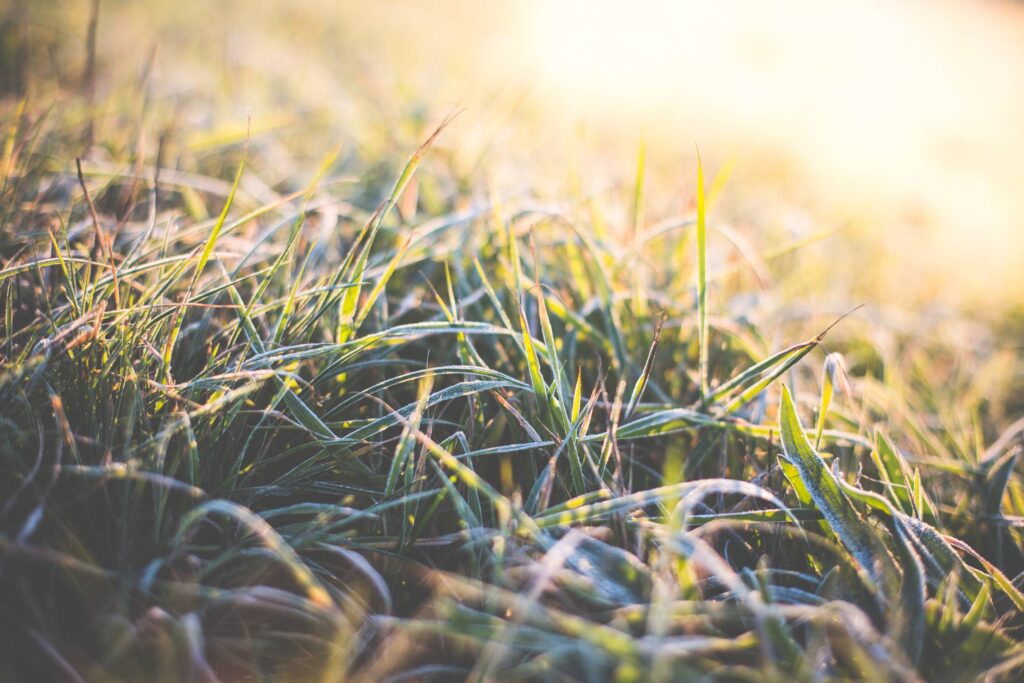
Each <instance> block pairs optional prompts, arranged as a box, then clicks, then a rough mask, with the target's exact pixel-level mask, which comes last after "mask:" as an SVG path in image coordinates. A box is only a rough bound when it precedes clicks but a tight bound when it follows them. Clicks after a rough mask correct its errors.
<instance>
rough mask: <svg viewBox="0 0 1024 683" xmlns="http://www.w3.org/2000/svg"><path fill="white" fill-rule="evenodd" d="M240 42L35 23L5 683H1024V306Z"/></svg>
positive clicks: (11, 259) (13, 214) (20, 163)
mask: <svg viewBox="0 0 1024 683" xmlns="http://www.w3.org/2000/svg"><path fill="white" fill-rule="evenodd" d="M313 4H314V5H315V4H316V3H313ZM72 5H73V6H72ZM318 7H319V6H318ZM321 9H323V8H319V9H317V10H313V9H311V10H309V11H310V12H314V11H319V10H321ZM235 10H236V11H245V12H248V11H250V10H249V9H248V8H245V7H242V9H239V8H238V7H236V8H235ZM203 11H204V10H200V9H198V8H196V7H192V8H191V9H190V10H189V11H188V12H183V13H182V14H181V15H180V16H179V15H178V14H177V11H176V10H174V9H173V8H169V7H164V6H162V5H161V3H139V4H133V3H117V2H103V3H102V5H101V3H99V2H91V3H62V2H53V3H50V2H43V3H39V4H38V5H35V4H32V3H27V2H22V3H15V6H13V7H12V8H11V9H10V10H9V11H8V16H7V18H6V19H5V23H4V24H3V26H2V28H0V37H2V40H0V50H2V54H3V62H2V64H0V85H2V86H3V91H2V93H0V136H2V146H0V173H2V177H0V316H2V317H0V681H12V682H13V681H49V680H54V681H58V680H60V681H63V680H68V681H90V682H91V681H150V680H152V681H203V682H212V681H224V682H228V681H314V680H315V681H343V680H344V681H349V680H351V681H367V682H369V681H394V682H398V681H448V680H477V681H484V680H496V681H534V680H538V681H539V680H543V681H549V680H550V681H576V680H585V681H606V680H614V681H655V680H658V681H676V680H678V681H691V680H692V681H696V680H730V681H732V680H748V681H776V680H778V681H782V680H785V681H820V680H870V681H882V680H894V681H932V680H942V681H973V680H991V681H1001V680H1007V681H1010V680H1018V679H1019V677H1020V676H1022V675H1024V639H1022V638H1024V635H1022V628H1024V592H1022V588H1024V586H1022V577H1024V538H1022V535H1021V524H1022V520H1024V479H1022V476H1021V470H1020V467H1019V464H1018V460H1019V456H1020V453H1021V449H1022V445H1021V444H1022V438H1021V434H1024V358H1022V353H1021V347H1020V346H1019V339H1020V334H1021V331H1022V330H1024V324H1022V323H1021V320H1022V316H1021V315H1020V313H1019V310H1021V309H1019V308H1015V305H1016V304H1017V301H1019V300H1018V299H1015V298H1014V297H1015V296H1019V295H1012V294H1008V293H1004V292H1003V289H1004V288H1005V285H1001V284H999V283H998V282H995V283H993V284H992V288H991V291H990V292H988V293H987V296H989V297H990V298H991V299H993V300H994V303H993V304H992V306H991V307H990V308H987V309H981V308H979V307H978V305H977V301H978V299H976V298H969V297H966V296H965V298H964V299H963V300H962V301H958V302H957V303H958V304H963V305H960V306H959V307H957V306H949V307H939V306H936V305H935V301H934V298H933V299H932V300H930V301H929V300H927V299H926V298H918V299H916V300H914V301H911V302H907V301H906V297H907V296H910V295H909V294H907V292H906V291H901V287H902V286H903V285H904V283H903V282H902V281H901V273H900V272H893V271H892V265H893V263H894V260H893V256H892V255H891V254H883V252H884V251H885V250H886V248H887V247H888V248H889V249H892V248H894V247H893V245H897V244H900V242H898V241H896V240H894V241H892V242H887V243H883V241H882V240H881V239H880V238H879V236H878V234H877V233H871V232H868V233H864V234H860V235H849V234H840V235H839V236H838V237H837V236H836V230H835V229H834V228H835V226H831V225H828V224H819V223H818V222H816V220H817V219H814V218H813V217H808V216H810V214H805V213H801V212H799V210H798V209H797V208H795V207H794V205H793V203H792V201H791V200H786V199H782V198H777V197H776V198H769V199H768V200H765V199H764V195H762V194H745V193H744V189H743V187H742V183H743V181H744V176H743V175H742V172H737V173H735V174H734V173H733V165H732V163H731V162H730V161H729V160H728V159H726V158H724V156H723V155H720V154H718V153H717V152H716V150H714V149H708V148H707V146H706V145H703V144H701V146H700V151H699V152H698V151H697V150H696V149H691V147H690V143H689V142H687V148H686V153H685V155H683V156H677V157H675V162H676V163H675V166H674V167H672V168H671V169H667V167H666V164H667V162H666V161H665V160H664V158H662V157H661V156H659V150H658V145H659V142H658V140H657V139H652V138H653V137H654V136H647V137H644V136H641V135H636V136H633V137H631V138H630V140H631V142H630V145H629V152H628V156H627V157H625V158H623V157H622V156H614V155H612V156H611V157H604V158H602V159H601V160H600V161H593V162H589V161H586V160H584V161H583V162H580V161H579V160H578V159H577V160H575V161H574V160H565V159H552V158H551V156H548V157H546V158H540V159H538V158H536V155H537V154H538V152H537V150H535V149H532V148H528V147H518V148H516V146H515V145H514V144H512V145H510V144H508V143H509V141H508V140H505V143H506V144H505V146H502V145H500V144H496V145H495V147H494V148H493V149H492V148H491V147H490V145H491V140H492V137H489V136H491V135H493V120H492V119H487V118H486V117H484V120H483V121H481V119H480V117H478V116H476V114H474V111H473V108H472V105H471V104H469V105H466V106H465V107H460V106H458V105H457V104H456V105H453V104H452V103H451V102H449V101H434V100H431V98H430V94H429V90H424V89H423V88H422V87H417V86H415V85H409V84H405V85H403V84H402V83H401V82H395V81H394V80H389V79H388V78H386V77H384V76H382V75H381V74H380V73H379V72H377V71H374V72H373V73H370V74H368V73H367V72H366V69H370V70H371V71H372V70H373V69H378V70H380V69H382V67H381V66H380V65H379V64H376V63H375V66H373V67H367V66H366V65H365V64H363V63H362V62H361V61H360V59H359V58H357V57H354V56H353V57H351V58H350V59H349V58H348V57H346V59H347V61H346V59H339V60H338V61H337V62H332V61H330V60H328V59H327V58H326V57H324V58H323V61H322V63H321V64H320V67H319V68H322V69H323V70H326V72H329V73H330V74H331V78H336V79H337V80H338V82H342V83H344V84H346V85H345V88H341V89H342V90H344V93H343V96H341V95H338V97H337V98H336V97H335V95H337V93H335V92H334V91H333V90H331V88H332V87H338V88H340V86H336V85H331V81H330V78H327V77H323V78H321V76H322V72H321V71H320V70H313V71H310V70H306V71H303V73H304V74H305V80H303V81H301V83H305V84H306V85H305V86H302V85H301V83H300V82H299V81H298V80H290V79H289V76H288V75H289V73H294V69H295V68H296V64H295V62H294V59H297V58H295V55H294V54H292V53H289V52H288V50H287V49H283V48H282V47H281V46H279V45H274V44H272V43H271V44H270V45H271V47H272V48H273V49H271V48H268V47H267V45H268V44H267V43H261V42H260V41H259V40H256V41H253V40H250V39H246V40H243V38H242V37H240V36H243V34H244V33H245V31H246V30H251V31H256V32H258V31H257V29H255V28H251V27H252V26H256V27H262V28H260V29H259V30H266V25H268V23H272V22H273V21H279V22H280V23H279V24H277V25H276V30H278V31H280V32H281V34H282V35H291V34H287V33H286V32H287V30H288V26H290V24H289V23H288V22H289V21H295V22H300V21H301V22H304V23H303V26H305V27H307V30H313V29H309V28H308V27H309V26H310V24H309V23H305V22H306V20H307V19H308V17H306V16H305V15H302V14H301V13H300V14H299V16H298V18H296V16H294V15H292V14H289V13H288V12H283V13H282V14H281V15H280V16H278V15H274V14H273V13H272V12H270V10H263V9H262V7H261V8H259V9H252V12H253V13H254V15H260V16H259V17H258V18H251V21H252V24H251V26H250V25H249V24H245V25H239V26H235V25H234V24H232V25H231V27H230V28H231V31H230V32H228V33H226V34H225V35H226V36H227V38H224V40H223V41H221V42H217V41H211V42H206V39H207V37H208V36H207V32H210V31H212V32H214V33H216V32H217V31H219V30H221V27H220V26H219V25H217V22H216V21H215V20H214V19H215V18H216V16H215V15H216V12H213V10H207V11H210V12H213V14H211V15H204V14H202V12H203ZM264 11H266V12H267V15H268V16H270V17H271V19H268V17H267V16H263V15H262V14H261V13H262V12H264ZM296 11H298V10H296ZM353 11H354V10H353ZM428 14H429V13H428ZM157 16H159V17H160V19H159V20H158V19H156V18H154V17H157ZM217 16H219V15H217ZM231 16H232V17H234V18H235V19H238V17H239V16H240V15H237V14H233V15H231ZM352 16H362V15H359V14H358V13H356V14H353V15H352ZM203 17H205V18H206V19H208V20H209V21H206V22H204V21H202V20H201V19H202V18H203ZM211 17H213V19H211ZM146 21H150V22H153V23H154V25H155V24H159V25H160V26H162V29H161V30H162V33H161V36H160V41H162V42H159V44H158V43H157V42H156V39H155V38H154V42H153V43H152V44H150V43H147V42H146V41H145V40H142V39H139V40H127V39H126V38H125V36H126V35H129V34H131V35H135V34H134V33H132V32H133V31H135V30H136V29H137V28H138V27H139V26H141V25H142V24H143V23H145V22H146ZM382 21H384V20H382ZM161 22H162V23H161ZM211 27H212V28H211ZM339 30H341V29H339ZM347 30H349V31H351V32H352V35H353V36H354V35H355V34H357V33H359V30H360V26H352V27H349V28H348V29H347ZM192 32H195V33H192ZM325 32H326V29H325ZM261 35H263V34H261ZM350 37H351V36H350ZM343 38H344V36H342V37H341V38H339V37H338V35H337V34H334V33H332V34H331V41H328V42H324V41H327V39H326V38H325V37H323V36H320V38H318V40H320V41H322V42H318V43H317V44H318V45H327V44H329V45H330V46H331V48H330V49H331V50H334V49H336V48H335V42H333V41H334V40H342V39H343ZM268 40H269V38H268ZM282 40H284V39H282ZM290 40H291V39H290V38H289V39H287V40H284V42H285V43H286V44H287V43H288V41H290ZM353 40H356V39H355V38H353ZM190 41H194V42H190ZM233 41H234V42H233ZM310 41H311V42H313V41H312V38H310ZM398 42H401V41H398ZM185 44H188V45H192V47H191V48H190V49H189V50H188V51H185V50H184V48H183V47H182V46H183V45H185ZM232 45H235V47H234V48H232ZM297 45H298V43H296V47H295V49H296V50H299V49H300V48H299V47H298V46H297ZM387 45H388V46H391V47H387V46H382V47H380V54H378V55H377V58H378V59H380V60H384V59H385V56H387V55H389V54H390V53H388V52H387V50H388V49H392V48H393V49H396V50H397V49H399V48H400V46H398V47H395V45H394V43H388V44H387ZM325 49H326V48H325ZM337 49H340V48H337ZM353 49H354V48H353ZM232 50H234V51H232ZM342 54H343V55H348V53H342ZM239 55H243V57H240V56H239ZM382 55H383V56H382ZM290 57H291V58H292V61H289V58H290ZM387 58H388V59H393V60H394V63H395V64H401V61H400V60H399V59H398V58H397V57H387ZM275 61H276V62H277V63H276V64H275V63H272V62H275ZM204 65H205V66H204ZM218 65H219V66H218ZM226 74H227V75H226ZM310 84H312V85H310ZM352 84H355V85H352ZM304 88H305V89H304ZM328 91H330V93H333V94H331V96H330V97H328V94H327V93H328ZM339 98H340V99H339ZM328 100H329V102H328ZM339 101H342V102H344V106H339V104H338V102H339ZM243 105H244V106H243ZM521 115H522V117H523V118H524V119H527V118H530V117H531V116H533V117H536V116H538V115H537V113H536V112H533V113H529V112H522V113H521ZM529 125H530V126H537V125H542V122H541V123H540V124H538V122H537V121H535V120H534V119H530V124H529ZM538 135H540V134H538ZM638 139H639V140H642V141H641V142H639V143H637V142H636V141H637V140H638ZM598 142H600V138H599V137H598ZM698 142H700V141H699V140H698ZM481 150H483V151H481ZM504 154H507V155H508V156H507V157H504V156H503V155H504ZM531 155H532V156H531ZM509 159H513V160H514V163H513V164H511V165H508V164H505V165H503V162H507V161H508V160H509ZM531 159H532V160H531ZM680 159H684V160H685V162H683V161H680ZM563 162H564V165H563V167H562V168H561V169H559V168H558V164H559V163H563ZM510 166H511V171H510ZM552 166H555V170H554V171H553V170H552ZM609 167H612V168H613V169H615V170H614V171H613V172H611V173H607V169H608V168H609ZM524 176H525V177H526V178H528V179H529V180H528V181H527V182H525V183H523V182H518V181H516V182H513V181H511V180H509V178H512V177H514V178H520V179H521V178H522V177H524ZM552 177H556V178H558V180H551V178H552ZM738 185H739V186H738ZM751 214H753V215H754V217H753V218H749V217H750V215H751ZM780 215H781V216H783V218H781V219H780V218H778V217H779V216H780ZM794 215H795V216H797V218H798V220H796V222H798V223H800V225H801V226H802V227H801V228H800V229H799V230H795V231H792V230H789V231H787V230H786V229H783V227H780V225H785V224H787V220H788V219H787V218H786V217H792V216H794ZM759 216H771V220H769V219H768V218H764V219H763V222H758V220H759V218H758V217H759ZM750 222H753V223H754V224H755V225H756V226H757V229H745V228H744V227H743V225H745V224H747V223H750ZM807 223H810V226H809V227H808V225H807ZM925 248H926V247H925ZM1004 256H1005V255H1004ZM901 257H902V254H900V253H897V254H896V256H895V262H896V263H898V262H899V260H900V258H901ZM913 258H920V255H919V254H918V255H916V256H914V255H910V254H907V261H908V264H909V263H911V262H913V261H912V260H913ZM912 268H913V266H911V265H908V270H907V271H906V272H914V273H919V271H918V270H912ZM906 272H905V273H903V274H902V277H907V275H906ZM949 280H950V282H942V283H939V284H936V285H935V286H934V287H933V288H931V289H927V288H926V289H925V291H931V292H933V294H934V292H946V291H948V290H947V289H944V288H948V287H955V286H956V282H957V281H956V280H955V279H954V278H953V276H949ZM906 287H908V288H909V287H910V285H909V283H907V284H906ZM915 287H916V285H915ZM879 291H881V294H877V292H879ZM919 291H921V289H920V288H918V289H915V292H919ZM871 292H874V293H875V294H870V293H871ZM876 295H877V296H876ZM914 296H919V294H917V293H915V294H914ZM940 296H941V295H940ZM951 296H952V295H951ZM972 296H973V295H972ZM887 299H888V300H890V302H893V303H892V305H891V306H886V305H885V302H886V300H887ZM895 302H898V303H895ZM968 302H973V303H970V305H968ZM1015 310H1016V311H1018V312H1016V313H1015V312H1014V311H1015Z"/></svg>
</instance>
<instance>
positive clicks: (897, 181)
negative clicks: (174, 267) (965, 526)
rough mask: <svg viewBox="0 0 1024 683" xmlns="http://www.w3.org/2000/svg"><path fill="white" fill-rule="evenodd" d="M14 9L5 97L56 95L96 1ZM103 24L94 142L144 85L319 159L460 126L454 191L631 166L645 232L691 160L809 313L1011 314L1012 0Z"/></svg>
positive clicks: (397, 145)
mask: <svg viewBox="0 0 1024 683" xmlns="http://www.w3.org/2000/svg"><path fill="white" fill-rule="evenodd" d="M7 3H10V4H9V5H8V7H7V8H6V9H5V11H4V12H3V13H2V16H4V26H3V29H2V31H3V44H2V49H3V50H4V53H3V55H2V56H3V63H4V65H3V66H2V67H0V71H2V72H3V73H2V79H3V88H4V92H5V94H7V95H9V96H10V95H20V94H24V93H25V92H27V93H28V95H29V98H30V99H34V100H36V101H39V100H40V99H46V98H53V101H54V102H58V101H60V99H61V98H62V97H64V95H63V94H62V93H65V92H66V91H68V90H69V88H70V87H71V86H75V87H76V88H77V87H78V85H79V84H80V81H81V79H82V77H83V72H84V71H86V70H87V65H86V54H87V52H88V50H87V46H86V43H87V36H88V25H89V16H90V9H91V6H92V4H93V3H92V1H91V0H77V1H75V0H66V1H61V2H54V1H52V0H7ZM98 16H99V19H98V22H97V29H96V36H97V39H96V43H97V51H96V55H97V56H96V65H95V74H97V76H95V90H96V94H95V96H94V100H95V102H96V105H95V106H96V107H97V108H98V109H99V118H98V119H97V120H98V123H97V125H98V126H101V127H102V126H104V125H106V126H117V125H122V124H123V120H121V119H118V118H117V117H107V118H104V112H108V113H109V112H114V111H117V110H118V107H122V109H123V106H122V105H124V102H125V98H131V97H133V96H137V95H138V93H139V92H141V91H143V90H144V91H145V92H146V93H147V96H148V98H149V99H148V103H147V107H148V109H147V110H146V113H145V114H142V113H140V114H139V115H140V116H144V117H146V119H147V120H148V121H149V122H150V124H151V127H152V128H153V129H154V130H155V129H158V128H159V127H160V126H169V125H171V123H170V122H172V121H173V127H174V129H175V131H176V133H177V134H180V135H184V136H186V139H188V140H189V141H190V142H189V144H190V145H192V146H193V150H201V149H202V148H203V146H204V145H212V144H219V143H222V142H225V141H227V142H230V141H232V140H236V141H237V139H238V137H239V136H240V135H243V134H244V131H245V129H246V126H247V125H248V124H247V121H248V122H251V126H252V130H253V131H254V134H256V135H261V134H266V135H276V136H281V137H282V138H287V139H289V141H290V142H289V145H290V149H291V150H293V152H294V154H295V156H294V158H293V159H291V160H289V163H301V161H302V159H303V156H302V155H303V153H304V152H305V153H306V154H307V155H308V163H310V164H315V162H316V160H317V159H318V158H319V156H320V155H321V154H322V152H323V150H324V149H325V148H327V147H329V146H330V145H332V144H335V143H336V142H345V143H346V144H347V145H350V146H351V147H352V148H353V149H355V150H357V151H359V152H360V153H362V154H364V155H365V156H367V157H370V156H373V155H374V154H378V153H380V150H381V149H383V148H388V149H389V150H390V151H391V152H397V151H400V150H405V151H404V153H405V154H407V153H408V151H409V150H411V149H413V148H414V147H415V145H416V144H418V142H421V141H422V140H423V138H424V137H425V136H426V135H427V134H429V132H430V130H432V129H433V127H434V126H436V124H437V123H438V122H439V121H440V120H441V119H443V118H444V117H445V116H446V115H448V114H450V113H452V112H454V111H460V112H461V114H460V115H459V117H458V118H457V120H456V122H455V123H454V124H453V125H452V126H451V127H450V128H449V129H448V130H447V131H446V132H445V134H444V136H443V138H442V139H441V140H440V142H439V145H440V147H439V149H440V150H441V152H439V153H443V154H445V155H446V156H447V159H448V161H450V163H451V164H452V167H453V168H455V169H457V170H458V173H459V175H460V177H461V178H462V180H463V182H465V183H466V185H467V186H468V187H472V188H474V189H475V190H476V191H487V190H489V191H497V192H499V193H501V194H503V195H507V196H514V195H515V194H516V193H519V192H525V191H527V190H529V191H531V192H533V193H535V194H537V195H540V196H542V197H549V198H552V199H553V200H554V199H558V198H563V197H566V196H573V195H581V194H582V195H587V194H590V193H601V192H605V191H607V190H608V188H615V187H629V186H631V185H632V184H633V183H635V179H636V174H637V164H638V158H639V156H640V155H641V150H643V154H644V155H645V162H644V166H645V169H646V173H645V195H646V199H645V202H646V205H645V215H646V216H647V217H648V218H649V220H650V222H651V223H654V222H656V221H657V220H658V219H663V218H666V217H670V216H671V215H673V214H677V213H678V212H680V211H684V210H686V209H687V207H689V206H690V205H691V204H692V201H693V187H694V176H695V168H696V163H695V161H696V158H695V157H696V155H695V148H696V147H698V146H699V148H700V151H701V155H702V157H703V160H704V163H705V166H706V167H707V168H708V170H709V174H710V175H711V176H712V177H714V176H716V175H717V177H718V178H719V180H725V178H726V176H728V181H727V182H726V183H725V185H724V186H723V187H724V192H723V194H722V200H721V202H719V203H717V204H716V205H715V206H714V207H713V209H712V211H713V220H714V222H715V225H716V226H717V227H719V228H723V229H730V228H731V229H735V231H736V232H737V233H738V234H741V235H743V236H745V239H747V240H748V241H749V242H750V244H751V245H752V246H751V249H752V250H753V251H754V252H755V253H757V254H759V255H761V256H762V257H764V258H765V259H771V258H775V255H777V254H775V252H777V251H778V250H779V248H781V247H784V246H785V245H792V244H794V243H800V244H801V246H800V249H799V252H800V256H799V268H798V271H797V272H798V273H799V277H796V278H788V279H786V280H785V282H784V283H783V284H782V286H783V287H784V288H789V290H790V291H789V292H788V294H789V295H792V296H794V297H799V298H800V300H801V301H804V302H805V303H806V305H807V306H809V307H812V308H813V307H825V308H835V309H836V310H839V309H842V308H844V307H845V308H848V307H849V306H850V305H855V304H858V303H868V304H872V305H877V306H879V307H883V306H889V307H898V308H901V309H910V308H913V309H915V310H934V311H940V312H941V311H946V310H949V311H953V312H956V313H957V314H963V313H967V314H969V315H970V316H972V317H977V318H985V319H989V320H997V321H998V320H1006V319H1009V317H1010V316H1013V315H1017V316H1019V310H1020V307H1021V302H1022V301H1024V296H1022V294H1021V292H1022V291H1024V290H1022V284H1024V242H1022V239H1021V234H1022V230H1021V227H1022V226H1024V196H1022V192H1021V185H1022V181H1024V125H1022V122H1024V4H1021V3H1010V2H999V1H995V0H971V1H967V0H942V1H935V0H932V1H929V2H913V1H905V2H876V1H870V0H869V1H863V0H862V1H858V2H846V1H836V2H810V1H805V0H783V1H780V2H772V3H764V2H756V1H752V0H726V1H725V2H718V3H684V2H655V1H653V0H631V1H630V2H611V1H598V2H594V1H586V2H585V1H583V0H579V1H570V0H549V1H542V0H522V1H516V2H513V1H505V2H501V1H489V2H475V1H471V0H432V1H431V2H412V1H408V2H406V1H401V2H400V1H397V0H380V1H374V2H365V1H361V2H360V1H357V2H337V1H334V0H331V1H328V0H303V1H298V2H295V1H289V2H286V1H283V0H265V1H262V2H252V1H251V0H250V1H241V0H224V1H221V2H212V3H211V2H199V1H197V0H191V1H184V2H155V1H147V2H129V1H126V0H101V3H100V12H99V15H98ZM29 73H31V74H33V78H29V77H28V75H27V74H29ZM40 75H42V76H40ZM118 97H120V98H121V99H118ZM133 111H134V110H133ZM150 124H147V125H150ZM98 139H102V136H98ZM154 146H155V144H154V143H152V142H150V148H151V149H150V152H151V153H152V148H153V147H154ZM97 153H98V154H103V153H104V152H103V151H100V152H95V151H94V152H93V154H97ZM105 153H107V154H109V155H110V156H112V157H115V158H116V157H117V154H118V153H117V150H106V152H105ZM296 159H297V160H299V161H298V162H296ZM282 163H283V162H282ZM292 169H293V167H292V166H288V165H286V164H283V165H282V170H281V174H282V176H284V175H285V174H286V173H288V172H290V171H291V170H292ZM624 239H625V237H624ZM1015 312H1016V313H1015Z"/></svg>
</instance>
